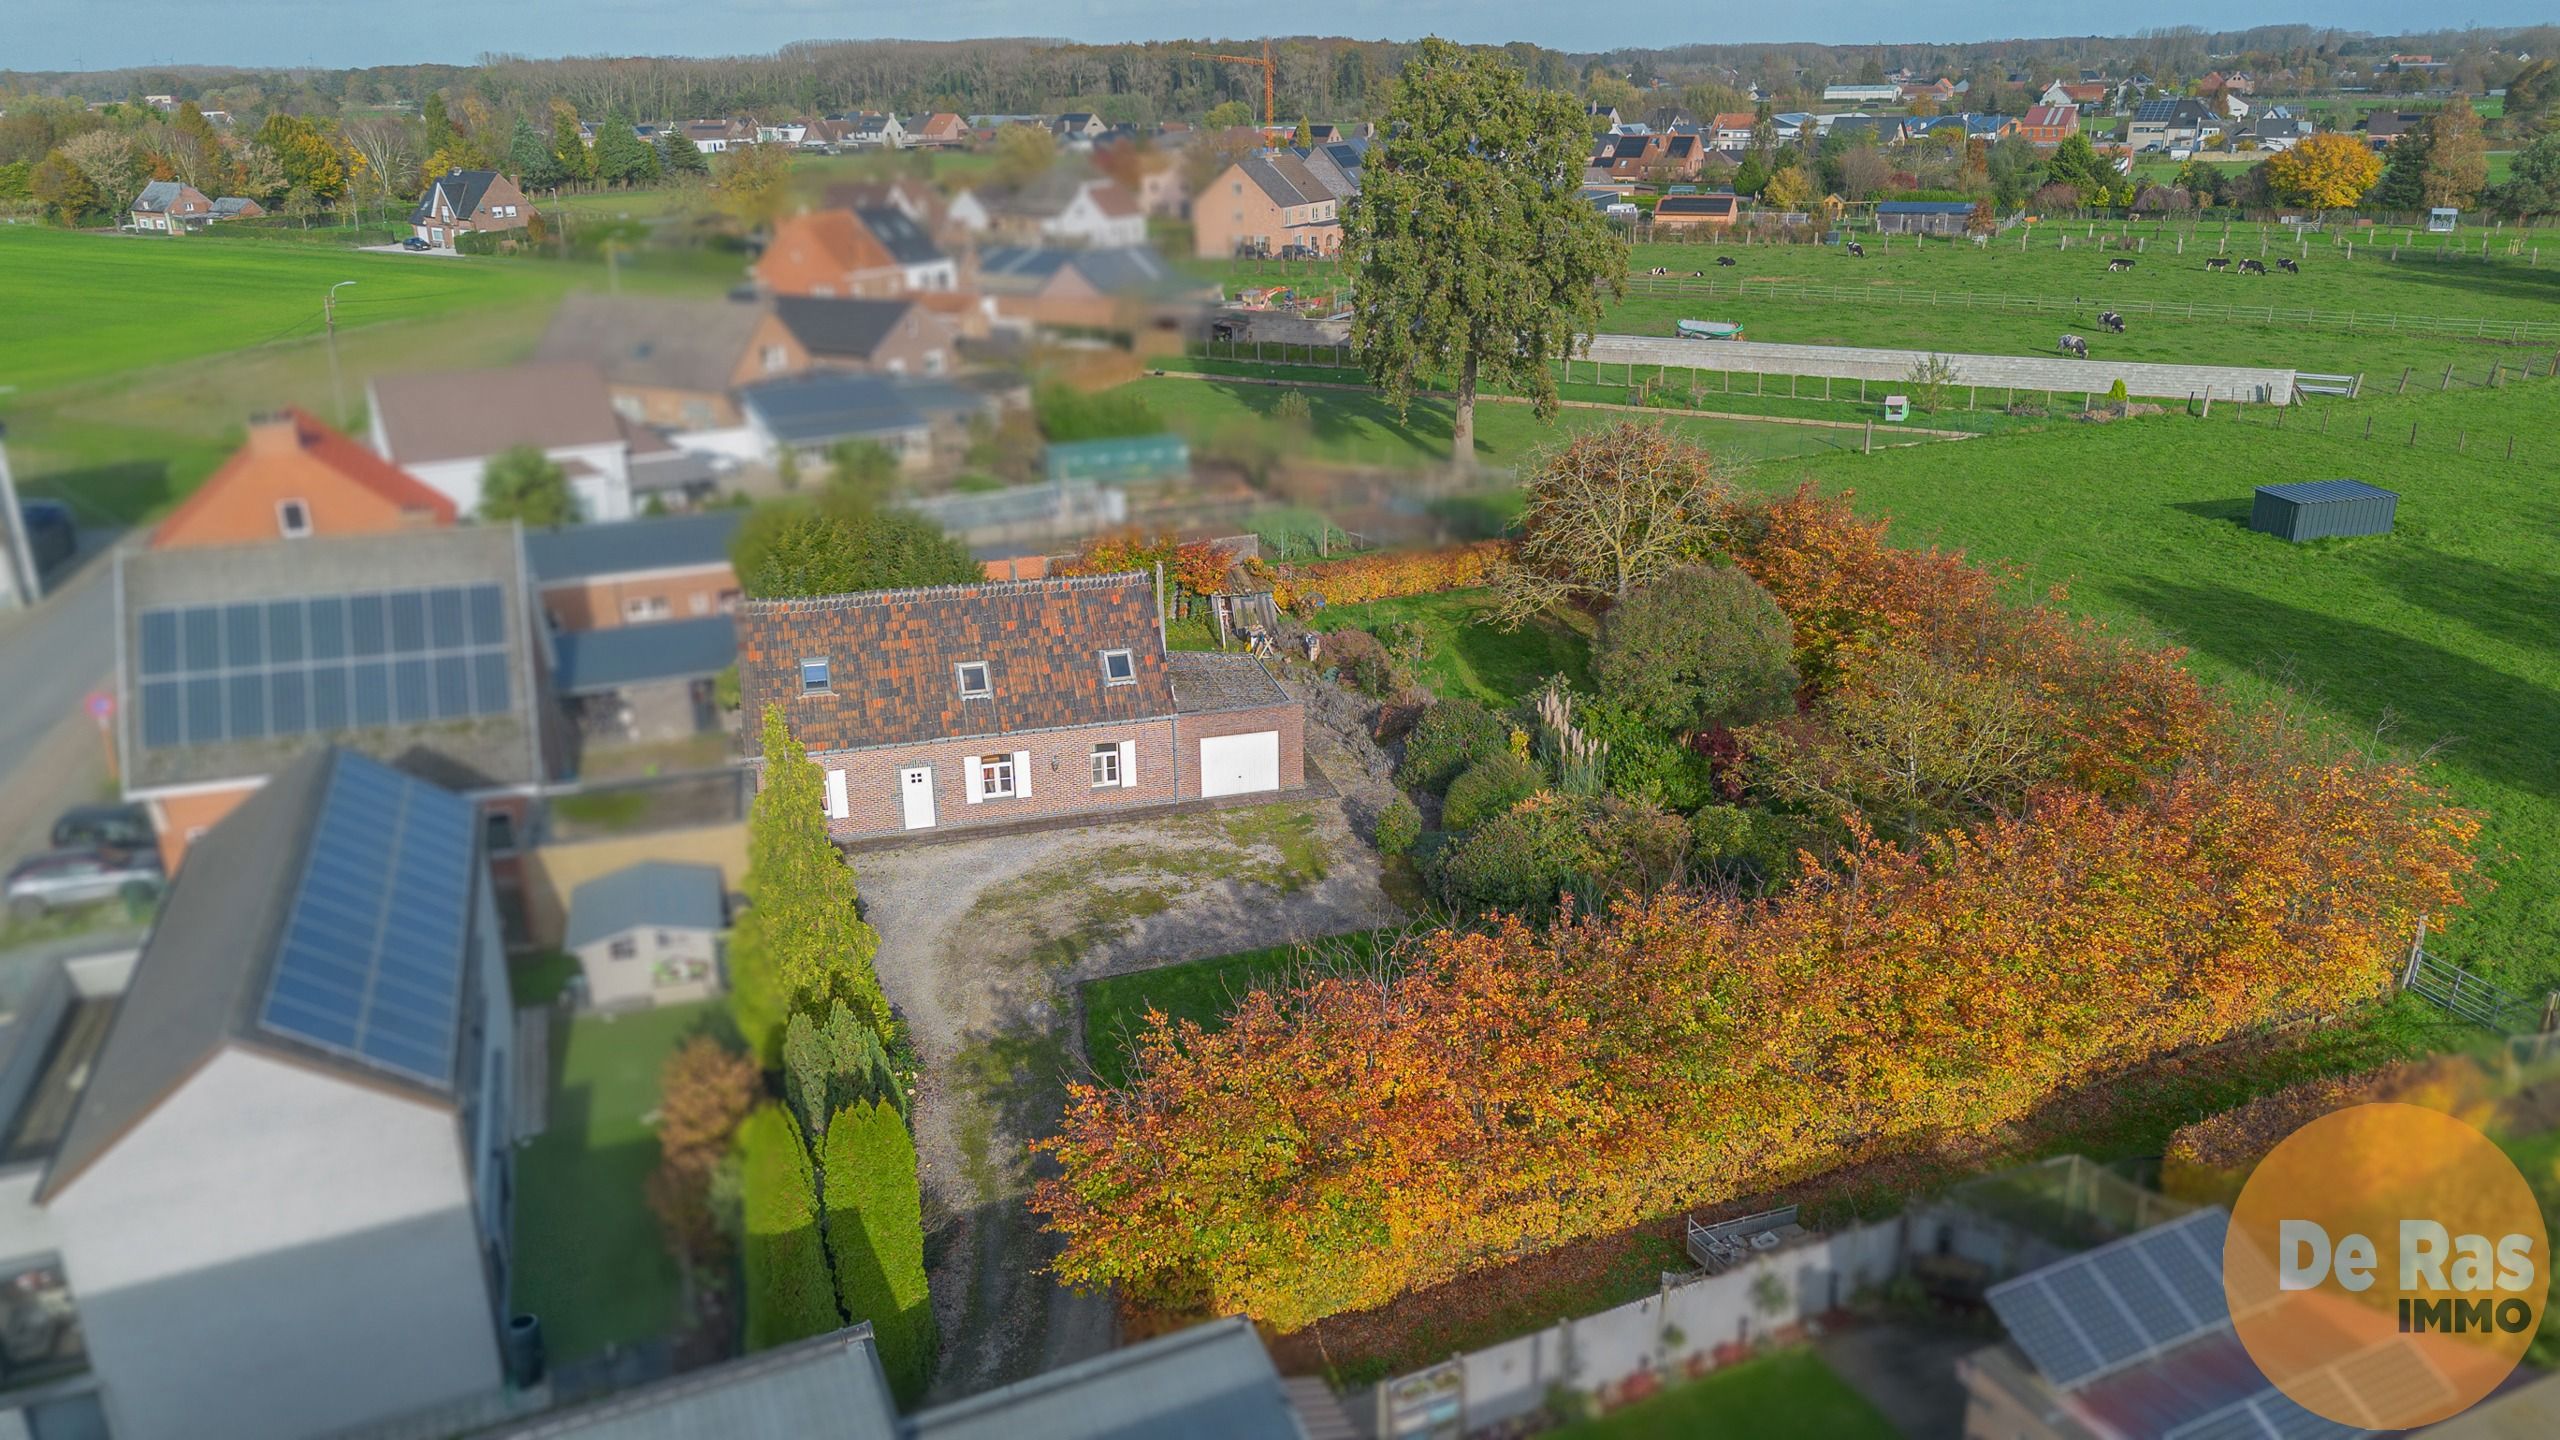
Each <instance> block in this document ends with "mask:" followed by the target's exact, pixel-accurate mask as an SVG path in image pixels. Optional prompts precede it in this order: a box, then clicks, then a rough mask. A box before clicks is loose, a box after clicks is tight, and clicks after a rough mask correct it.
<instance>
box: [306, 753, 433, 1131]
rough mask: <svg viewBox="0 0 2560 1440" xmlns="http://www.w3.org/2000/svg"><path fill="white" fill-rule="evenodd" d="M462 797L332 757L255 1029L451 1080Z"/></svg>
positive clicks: (366, 763)
mask: <svg viewBox="0 0 2560 1440" xmlns="http://www.w3.org/2000/svg"><path fill="white" fill-rule="evenodd" d="M473 825H474V819H473V810H472V806H471V804H470V802H469V801H466V800H464V799H462V798H461V797H459V796H456V795H453V794H450V793H448V792H446V791H443V790H439V789H437V788H435V787H434V786H432V785H428V784H426V783H425V782H423V781H419V780H413V779H410V778H409V777H407V776H404V775H401V774H400V773H399V772H397V771H394V770H392V769H390V768H389V767H387V766H384V765H380V764H378V763H375V762H373V761H370V760H365V759H363V758H361V757H358V756H353V755H345V754H341V755H340V756H339V757H338V758H337V759H336V761H335V762H334V763H333V766H332V769H331V772H330V779H329V788H328V792H327V794H326V795H325V796H324V797H323V798H322V800H321V808H320V818H319V820H318V822H317V823H316V824H315V825H314V826H313V829H312V835H311V844H310V850H309V858H308V859H307V860H306V861H305V864H304V869H303V875H302V882H301V884H300V886H299V887H298V888H297V889H296V890H295V892H294V897H293V901H292V906H291V908H290V909H289V910H288V911H287V913H286V916H285V923H284V928H283V932H282V939H281V941H280V942H279V944H278V947H277V953H276V961H275V969H274V972H273V974H272V975H271V976H270V978H269V980H268V985H267V995H266V1000H265V1004H264V1005H263V1007H262V1008H261V1010H260V1011H259V1016H258V1023H259V1024H260V1025H261V1026H263V1027H264V1028H266V1029H267V1030H269V1031H270V1032H272V1033H275V1034H278V1035H282V1036H287V1037H289V1038H292V1039H294V1040H298V1041H301V1042H302V1043H304V1044H308V1045H315V1046H318V1047H320V1048H321V1049H324V1050H328V1051H332V1052H334V1053H337V1054H340V1055H344V1056H346V1057H348V1058H351V1059H354V1060H357V1061H360V1062H362V1063H365V1064H368V1065H372V1066H375V1067H377V1068H380V1069H383V1070H387V1071H390V1072H392V1073H395V1074H399V1075H404V1076H407V1077H409V1078H411V1079H414V1080H419V1081H423V1082H425V1083H427V1084H429V1085H433V1086H436V1087H438V1088H440V1089H441V1088H449V1087H450V1086H451V1085H452V1083H453V1069H454V1042H455V1035H456V1033H457V1031H458V1029H459V1021H460V1016H461V1009H462V994H463V976H464V969H463V967H464V965H465V964H466V956H465V954H464V948H465V940H466V937H467V935H468V930H469V917H470V907H471V895H472V888H471V887H472V864H473V859H474V856H473V850H472V836H473V833H474V832H473Z"/></svg>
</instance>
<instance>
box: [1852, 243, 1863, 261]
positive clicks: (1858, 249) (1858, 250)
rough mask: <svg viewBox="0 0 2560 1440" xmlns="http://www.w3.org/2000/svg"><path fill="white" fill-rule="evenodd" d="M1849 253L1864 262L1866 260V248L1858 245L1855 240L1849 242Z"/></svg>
mask: <svg viewBox="0 0 2560 1440" xmlns="http://www.w3.org/2000/svg"><path fill="white" fill-rule="evenodd" d="M1849 253H1850V254H1852V255H1855V256H1857V257H1858V258H1859V259H1861V260H1864V259H1866V258H1867V247H1866V246H1864V245H1861V244H1859V243H1858V242H1857V241H1855V240H1852V241H1850V242H1849Z"/></svg>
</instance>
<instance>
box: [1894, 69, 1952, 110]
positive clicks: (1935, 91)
mask: <svg viewBox="0 0 2560 1440" xmlns="http://www.w3.org/2000/svg"><path fill="white" fill-rule="evenodd" d="M1895 88H1896V89H1898V90H1899V91H1900V92H1901V95H1902V99H1903V101H1904V103H1906V104H1907V103H1909V102H1911V101H1913V100H1918V99H1920V98H1922V97H1923V96H1926V97H1927V98H1929V99H1931V100H1935V101H1937V102H1938V103H1940V104H1945V103H1946V102H1947V101H1949V100H1953V99H1954V98H1955V97H1956V86H1955V83H1954V82H1953V81H1950V80H1948V79H1947V78H1946V77H1945V76H1943V75H1942V76H1940V77H1938V78H1937V79H1935V80H1905V81H1903V82H1902V83H1901V84H1900V85H1899V86H1897V87H1895Z"/></svg>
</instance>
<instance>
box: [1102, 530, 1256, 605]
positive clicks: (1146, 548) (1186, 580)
mask: <svg viewBox="0 0 2560 1440" xmlns="http://www.w3.org/2000/svg"><path fill="white" fill-rule="evenodd" d="M1235 563H1236V558H1235V554H1234V552H1232V551H1230V550H1228V549H1227V548H1226V547H1225V546H1223V545H1215V544H1212V543H1210V542H1209V541H1206V540H1189V541H1186V540H1184V539H1182V538H1181V537H1180V536H1178V535H1175V534H1173V533H1172V532H1171V531H1166V532H1165V533H1163V534H1160V535H1148V534H1145V533H1143V532H1140V531H1134V530H1132V531H1124V532H1122V533H1119V534H1115V535H1100V536H1096V537H1095V538H1093V539H1091V540H1088V541H1086V542H1085V546H1084V549H1083V550H1082V551H1081V552H1079V553H1078V554H1077V556H1076V558H1075V559H1074V560H1073V561H1071V562H1069V563H1068V564H1066V565H1064V566H1061V567H1060V568H1059V572H1058V573H1060V574H1062V575H1119V574H1124V573H1126V572H1128V571H1131V570H1138V571H1152V570H1154V569H1155V567H1156V566H1158V565H1162V566H1164V573H1165V578H1166V579H1167V580H1169V581H1171V582H1173V583H1174V584H1176V585H1179V586H1181V587H1182V588H1183V589H1185V590H1188V591H1190V592H1191V593H1192V594H1194V595H1215V594H1217V593H1218V592H1219V591H1221V590H1224V589H1226V588H1227V572H1228V571H1229V570H1230V569H1232V568H1234V566H1235Z"/></svg>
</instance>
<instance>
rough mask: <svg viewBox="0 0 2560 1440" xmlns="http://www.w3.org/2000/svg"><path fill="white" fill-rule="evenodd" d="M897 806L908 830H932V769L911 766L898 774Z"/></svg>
mask: <svg viewBox="0 0 2560 1440" xmlns="http://www.w3.org/2000/svg"><path fill="white" fill-rule="evenodd" d="M898 806H899V810H900V812H901V813H902V814H903V815H904V816H905V817H906V826H907V828H908V829H910V830H930V829H932V828H933V767H932V766H930V765H911V766H909V767H907V768H906V769H904V770H901V771H899V772H898Z"/></svg>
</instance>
